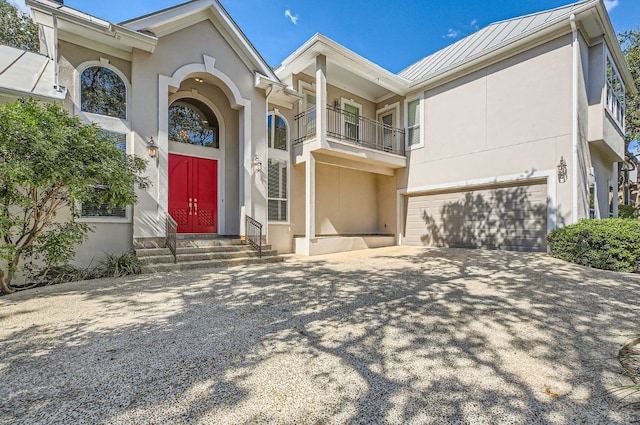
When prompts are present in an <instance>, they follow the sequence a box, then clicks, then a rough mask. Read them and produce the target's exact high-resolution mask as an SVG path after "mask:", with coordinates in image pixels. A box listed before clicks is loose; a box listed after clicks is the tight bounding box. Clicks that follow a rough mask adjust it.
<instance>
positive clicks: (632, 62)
mask: <svg viewBox="0 0 640 425" xmlns="http://www.w3.org/2000/svg"><path fill="white" fill-rule="evenodd" d="M618 36H619V41H620V44H621V47H622V51H623V52H624V56H625V59H626V60H627V65H628V66H629V70H630V71H631V75H632V76H633V80H634V81H635V85H636V87H640V28H637V29H635V30H629V31H625V32H623V33H620V34H618ZM626 103H627V109H626V120H625V121H626V122H625V129H626V131H627V137H626V141H627V145H628V143H630V142H631V141H633V140H640V96H639V95H637V94H635V95H632V94H630V93H629V92H627V96H626Z"/></svg>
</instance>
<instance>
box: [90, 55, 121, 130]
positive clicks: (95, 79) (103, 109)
mask: <svg viewBox="0 0 640 425" xmlns="http://www.w3.org/2000/svg"><path fill="white" fill-rule="evenodd" d="M80 108H81V110H82V111H83V112H89V113H92V114H98V115H106V116H109V117H114V118H121V119H123V120H124V119H127V88H126V86H125V84H124V81H122V79H121V78H120V77H119V76H118V74H116V73H115V72H114V71H112V70H110V69H109V68H104V67H102V66H91V67H89V68H87V69H85V70H84V71H83V72H82V74H81V76H80Z"/></svg>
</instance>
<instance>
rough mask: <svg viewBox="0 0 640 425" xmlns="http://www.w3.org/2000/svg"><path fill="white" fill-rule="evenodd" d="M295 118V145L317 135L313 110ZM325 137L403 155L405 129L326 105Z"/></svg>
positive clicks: (314, 111) (314, 110)
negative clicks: (296, 130) (296, 132)
mask: <svg viewBox="0 0 640 425" xmlns="http://www.w3.org/2000/svg"><path fill="white" fill-rule="evenodd" d="M295 120H296V123H297V128H298V138H297V139H295V140H294V143H293V145H294V148H295V146H297V145H300V144H302V143H304V142H305V141H307V140H312V139H314V138H315V137H316V109H315V108H312V109H309V110H307V111H304V112H302V113H300V114H298V115H296V117H295ZM327 139H329V140H330V141H332V140H333V141H339V142H341V143H345V144H348V145H353V146H356V147H363V148H368V149H372V150H374V151H379V152H384V153H387V154H394V155H399V156H404V155H405V151H404V129H400V128H393V127H391V126H388V125H385V124H383V123H381V122H378V121H374V120H371V119H368V118H364V117H363V116H360V115H356V114H353V113H350V112H347V111H344V110H342V109H340V108H335V107H332V106H327Z"/></svg>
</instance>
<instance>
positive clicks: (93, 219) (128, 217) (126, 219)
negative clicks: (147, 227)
mask: <svg viewBox="0 0 640 425" xmlns="http://www.w3.org/2000/svg"><path fill="white" fill-rule="evenodd" d="M104 130H107V129H106V128H104ZM107 131H111V130H107ZM116 133H121V134H124V135H125V145H126V149H125V151H126V153H127V155H129V150H132V149H133V148H132V147H131V145H132V143H131V142H130V140H133V139H132V135H131V132H130V131H127V132H116ZM75 208H76V211H77V212H78V215H79V217H78V218H77V219H76V221H78V222H80V223H131V220H132V216H133V206H132V205H127V206H126V207H125V216H124V217H82V204H78V205H76V206H75Z"/></svg>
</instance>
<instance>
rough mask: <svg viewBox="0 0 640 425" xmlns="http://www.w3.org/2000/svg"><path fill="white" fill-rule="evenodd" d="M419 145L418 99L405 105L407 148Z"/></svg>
mask: <svg viewBox="0 0 640 425" xmlns="http://www.w3.org/2000/svg"><path fill="white" fill-rule="evenodd" d="M419 144H420V99H415V100H412V101H411V102H408V103H407V146H409V147H411V146H415V145H419Z"/></svg>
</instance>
